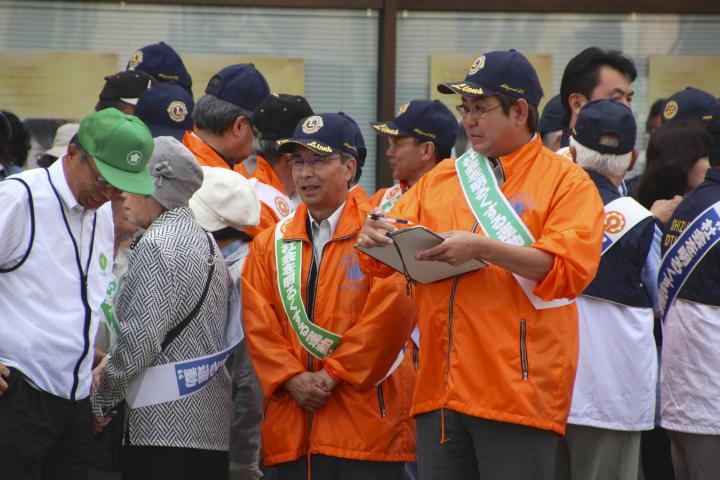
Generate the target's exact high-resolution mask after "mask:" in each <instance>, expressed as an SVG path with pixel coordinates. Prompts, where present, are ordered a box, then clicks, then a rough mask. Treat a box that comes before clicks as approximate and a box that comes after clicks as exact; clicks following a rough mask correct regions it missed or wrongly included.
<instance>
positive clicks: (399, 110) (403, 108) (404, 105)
mask: <svg viewBox="0 0 720 480" xmlns="http://www.w3.org/2000/svg"><path fill="white" fill-rule="evenodd" d="M409 106H410V103H404V104H402V105H400V108H398V113H397V115H396V117H399V116H400V115H402V114H403V113H405V112H407V109H408V107H409Z"/></svg>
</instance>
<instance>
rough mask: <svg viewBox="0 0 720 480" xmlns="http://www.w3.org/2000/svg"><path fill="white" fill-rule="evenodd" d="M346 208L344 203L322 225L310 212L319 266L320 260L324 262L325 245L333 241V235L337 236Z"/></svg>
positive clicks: (314, 248) (313, 241)
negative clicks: (339, 223) (341, 216)
mask: <svg viewBox="0 0 720 480" xmlns="http://www.w3.org/2000/svg"><path fill="white" fill-rule="evenodd" d="M344 208H345V202H343V203H342V205H340V207H338V209H337V210H335V211H334V212H333V214H332V215H330V216H329V217H328V218H326V219H325V220H323V221H322V222H320V223H317V221H315V219H314V218H313V216H312V214H311V213H310V212H309V211H308V218H310V228H311V230H312V245H313V250H314V251H315V257H317V262H318V264H319V263H320V260H322V254H323V250H324V249H325V245H326V244H327V243H328V242H329V241H330V240H331V239H332V237H333V235H335V229H337V225H338V221H339V220H340V215H342V212H343V209H344Z"/></svg>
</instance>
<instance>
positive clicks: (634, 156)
mask: <svg viewBox="0 0 720 480" xmlns="http://www.w3.org/2000/svg"><path fill="white" fill-rule="evenodd" d="M639 156H640V152H639V151H638V149H637V148H633V149H632V155H631V157H630V165H628V168H627V171H628V172H629V171H630V170H632V169H633V167H634V166H635V162H636V161H637V159H638V157H639Z"/></svg>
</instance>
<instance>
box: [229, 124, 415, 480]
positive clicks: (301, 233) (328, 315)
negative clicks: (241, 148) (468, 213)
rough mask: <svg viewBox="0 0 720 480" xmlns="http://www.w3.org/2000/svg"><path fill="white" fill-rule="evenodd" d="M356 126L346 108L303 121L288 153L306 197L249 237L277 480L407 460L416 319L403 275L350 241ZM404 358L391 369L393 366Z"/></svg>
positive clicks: (255, 353) (268, 451) (385, 469)
mask: <svg viewBox="0 0 720 480" xmlns="http://www.w3.org/2000/svg"><path fill="white" fill-rule="evenodd" d="M358 135H359V132H358V131H357V126H356V124H355V123H354V122H353V121H352V120H350V119H349V117H347V116H345V115H343V114H322V115H314V116H310V117H307V118H306V119H304V120H303V121H302V122H301V123H300V124H299V125H298V127H297V128H296V129H295V132H294V134H293V137H294V138H292V139H288V140H283V141H281V142H280V143H281V145H280V151H281V152H284V151H288V152H291V153H292V174H293V179H294V181H295V185H296V188H297V191H298V194H299V195H300V198H301V199H302V201H303V204H302V205H300V207H299V208H298V210H297V211H296V212H295V214H294V215H293V216H290V217H287V218H286V219H284V220H282V221H281V222H280V223H278V225H277V226H276V227H275V228H273V229H268V230H265V231H264V232H262V233H261V234H260V235H258V236H257V237H256V239H255V240H254V241H253V245H252V247H251V253H250V257H249V258H248V260H247V263H246V265H245V270H244V272H243V286H242V291H243V316H244V322H245V328H246V334H247V340H248V347H249V351H250V358H251V360H252V361H253V364H254V365H255V369H256V371H257V374H258V378H259V380H260V383H261V384H262V387H263V391H264V393H265V397H266V401H267V406H266V412H265V418H264V420H263V425H262V436H263V455H264V462H265V465H269V466H271V465H277V466H278V471H279V476H280V478H281V479H285V478H288V479H294V478H304V477H306V476H307V473H308V468H310V469H312V475H313V478H315V479H354V478H358V479H359V478H376V479H400V478H402V472H403V463H402V462H406V461H412V460H413V459H414V450H415V441H414V432H413V423H412V420H410V418H409V417H408V413H409V406H410V392H411V386H412V385H413V382H414V373H413V370H412V366H411V365H408V363H407V362H402V363H401V362H399V355H398V353H399V352H400V351H401V349H402V347H403V345H404V343H405V341H406V340H407V339H408V336H409V335H410V329H411V328H412V324H413V318H414V317H413V315H411V307H410V299H409V297H408V296H407V295H406V293H405V287H404V279H403V278H402V277H401V276H399V275H394V276H390V277H388V278H386V279H377V280H376V279H371V278H370V277H366V276H364V275H363V274H362V272H361V271H360V268H359V266H358V258H357V254H356V251H355V250H354V248H353V245H354V244H355V243H356V242H357V236H358V233H359V232H360V228H361V227H362V223H363V220H364V218H365V217H366V216H367V213H368V210H369V206H367V205H366V204H364V203H362V202H361V201H359V200H358V199H357V198H356V197H355V196H352V195H351V196H348V192H349V187H350V183H351V181H352V179H353V174H354V172H355V169H356V166H357V155H358V147H357V145H356V142H355V139H356V138H357V136H358ZM398 364H399V365H400V366H399V367H397V368H396V369H395V370H393V367H394V366H396V365H398Z"/></svg>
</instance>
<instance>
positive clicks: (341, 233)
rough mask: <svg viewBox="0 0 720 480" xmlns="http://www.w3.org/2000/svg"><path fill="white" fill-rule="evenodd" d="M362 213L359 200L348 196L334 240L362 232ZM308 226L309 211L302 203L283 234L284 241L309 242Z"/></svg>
mask: <svg viewBox="0 0 720 480" xmlns="http://www.w3.org/2000/svg"><path fill="white" fill-rule="evenodd" d="M361 215H362V212H361V211H360V205H359V203H358V200H357V198H355V196H354V195H349V194H348V196H347V199H346V200H345V208H343V211H342V214H341V215H340V219H339V220H338V224H337V228H336V229H335V234H334V235H333V237H332V239H333V240H337V239H339V238H345V237H350V236H353V235H355V234H356V233H357V232H359V231H360V227H361V225H362V220H361V219H360V217H361ZM307 224H308V210H307V206H306V205H305V204H304V203H301V204H300V206H299V207H298V209H297V210H295V214H294V215H293V218H292V220H290V221H289V222H288V224H287V228H286V229H285V233H284V234H283V240H285V241H289V240H302V241H304V242H309V241H310V238H309V237H308V233H307Z"/></svg>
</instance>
